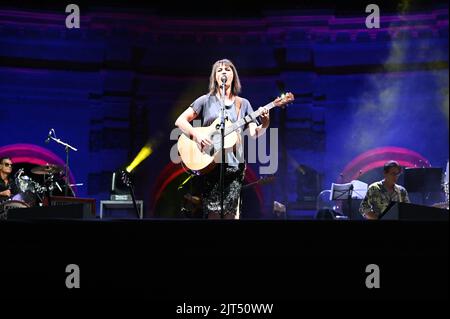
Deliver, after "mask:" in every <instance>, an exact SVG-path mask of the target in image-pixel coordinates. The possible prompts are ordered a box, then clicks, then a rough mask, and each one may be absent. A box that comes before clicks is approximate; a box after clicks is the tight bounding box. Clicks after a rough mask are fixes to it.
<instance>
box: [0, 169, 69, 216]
mask: <svg viewBox="0 0 450 319" xmlns="http://www.w3.org/2000/svg"><path fill="white" fill-rule="evenodd" d="M63 171H64V170H63V168H61V167H59V166H57V165H54V164H46V165H42V166H36V167H34V168H32V169H31V173H32V174H35V175H39V176H42V177H43V180H44V182H43V185H41V184H40V183H38V182H36V181H34V180H33V179H32V178H31V177H29V176H27V175H23V173H24V169H23V168H22V169H19V171H17V173H16V174H15V178H14V183H15V186H16V187H15V188H16V190H18V193H17V194H15V195H13V196H12V197H10V198H8V199H7V200H5V201H3V202H2V203H1V204H0V214H4V213H7V212H8V210H9V209H11V208H29V207H35V206H43V204H44V202H45V198H46V197H47V196H50V195H51V194H52V192H53V190H54V189H55V188H58V189H59V191H62V189H61V186H60V185H59V183H58V181H59V180H60V178H59V177H60V176H61V174H62V173H63Z"/></svg>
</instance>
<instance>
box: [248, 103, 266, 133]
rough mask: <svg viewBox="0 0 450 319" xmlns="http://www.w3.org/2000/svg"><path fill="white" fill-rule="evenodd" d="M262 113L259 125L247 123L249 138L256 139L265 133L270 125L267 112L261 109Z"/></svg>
mask: <svg viewBox="0 0 450 319" xmlns="http://www.w3.org/2000/svg"><path fill="white" fill-rule="evenodd" d="M263 109H264V110H263V112H262V114H261V122H262V123H261V125H259V126H257V125H256V123H249V124H248V129H249V130H250V136H251V137H253V138H255V139H256V138H258V137H260V136H261V135H263V134H264V133H265V132H266V129H267V128H268V127H269V124H270V116H269V110H267V109H266V108H263Z"/></svg>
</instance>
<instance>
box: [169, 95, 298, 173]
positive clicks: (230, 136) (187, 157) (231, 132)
mask: <svg viewBox="0 0 450 319" xmlns="http://www.w3.org/2000/svg"><path fill="white" fill-rule="evenodd" d="M293 100H294V95H293V94H292V93H287V94H283V95H281V97H277V98H276V99H275V100H273V101H272V102H270V103H269V104H267V105H265V106H264V107H266V108H267V109H268V110H270V109H272V108H274V107H277V106H278V107H283V106H285V105H286V104H288V103H290V102H292V101H293ZM261 114H262V110H260V109H258V110H256V111H254V112H253V113H251V114H248V115H246V116H245V117H243V118H241V119H239V120H238V121H236V122H234V123H232V122H231V121H229V120H226V121H225V134H224V135H225V138H224V149H225V152H226V151H228V150H230V149H232V148H233V147H234V145H235V144H236V142H237V141H238V135H237V133H236V131H237V130H238V129H239V128H241V127H242V126H244V125H245V124H247V123H250V122H252V121H253V120H254V119H256V118H257V117H258V116H260V115H261ZM194 131H196V132H201V133H203V134H204V135H206V136H208V137H209V139H210V140H211V141H212V145H211V146H209V147H206V148H203V149H202V148H200V147H199V146H198V144H197V143H196V142H195V141H194V140H192V139H190V138H189V137H188V136H186V135H185V134H181V135H180V137H179V138H178V142H177V148H178V153H179V154H180V157H181V160H182V162H183V165H184V166H185V167H187V168H188V169H189V170H191V171H193V172H195V173H196V174H204V173H207V172H209V171H210V170H211V169H212V168H214V166H215V165H216V163H220V161H221V156H220V150H221V144H222V142H221V134H220V118H217V119H216V120H215V121H214V122H213V123H212V124H211V125H210V126H206V127H194Z"/></svg>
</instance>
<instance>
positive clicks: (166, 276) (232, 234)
mask: <svg viewBox="0 0 450 319" xmlns="http://www.w3.org/2000/svg"><path fill="white" fill-rule="evenodd" d="M448 239H449V228H448V222H424V221H420V222H419V221H376V222H367V221H335V220H329V221H293V220H291V221H285V220H240V221H234V220H232V221H227V220H223V221H221V220H215V221H208V220H145V219H144V220H102V221H100V220H91V221H88V220H29V221H3V222H0V243H1V258H0V274H1V276H0V278H2V279H1V285H0V291H1V297H3V298H5V297H7V298H8V297H10V298H95V299H102V298H118V299H126V298H135V299H139V298H147V299H151V300H159V301H171V302H172V301H173V302H181V301H183V300H184V301H189V300H202V301H205V302H206V301H211V302H213V301H221V302H225V300H226V301H229V300H233V301H235V302H236V301H238V300H243V301H245V302H247V303H248V302H256V301H258V302H262V301H266V302H275V301H299V300H307V299H320V300H324V299H330V300H331V299H333V300H340V299H342V300H344V299H370V300H374V299H380V300H381V299H448V251H449V249H448V248H449V247H448ZM69 264H76V265H77V266H78V267H79V270H80V277H79V278H80V288H79V289H76V288H73V289H68V288H67V287H66V284H65V280H66V277H67V276H68V275H69V274H68V273H66V267H67V265H69ZM369 264H376V265H377V266H378V267H379V270H380V277H379V278H380V289H369V288H367V286H366V284H365V282H366V278H367V276H368V275H369V274H368V273H366V267H367V265H369Z"/></svg>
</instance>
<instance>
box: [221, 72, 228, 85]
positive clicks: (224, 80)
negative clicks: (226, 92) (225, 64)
mask: <svg viewBox="0 0 450 319" xmlns="http://www.w3.org/2000/svg"><path fill="white" fill-rule="evenodd" d="M220 80H221V81H222V83H223V84H225V82H226V81H227V76H226V75H225V74H223V75H222V77H221V78H220Z"/></svg>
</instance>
